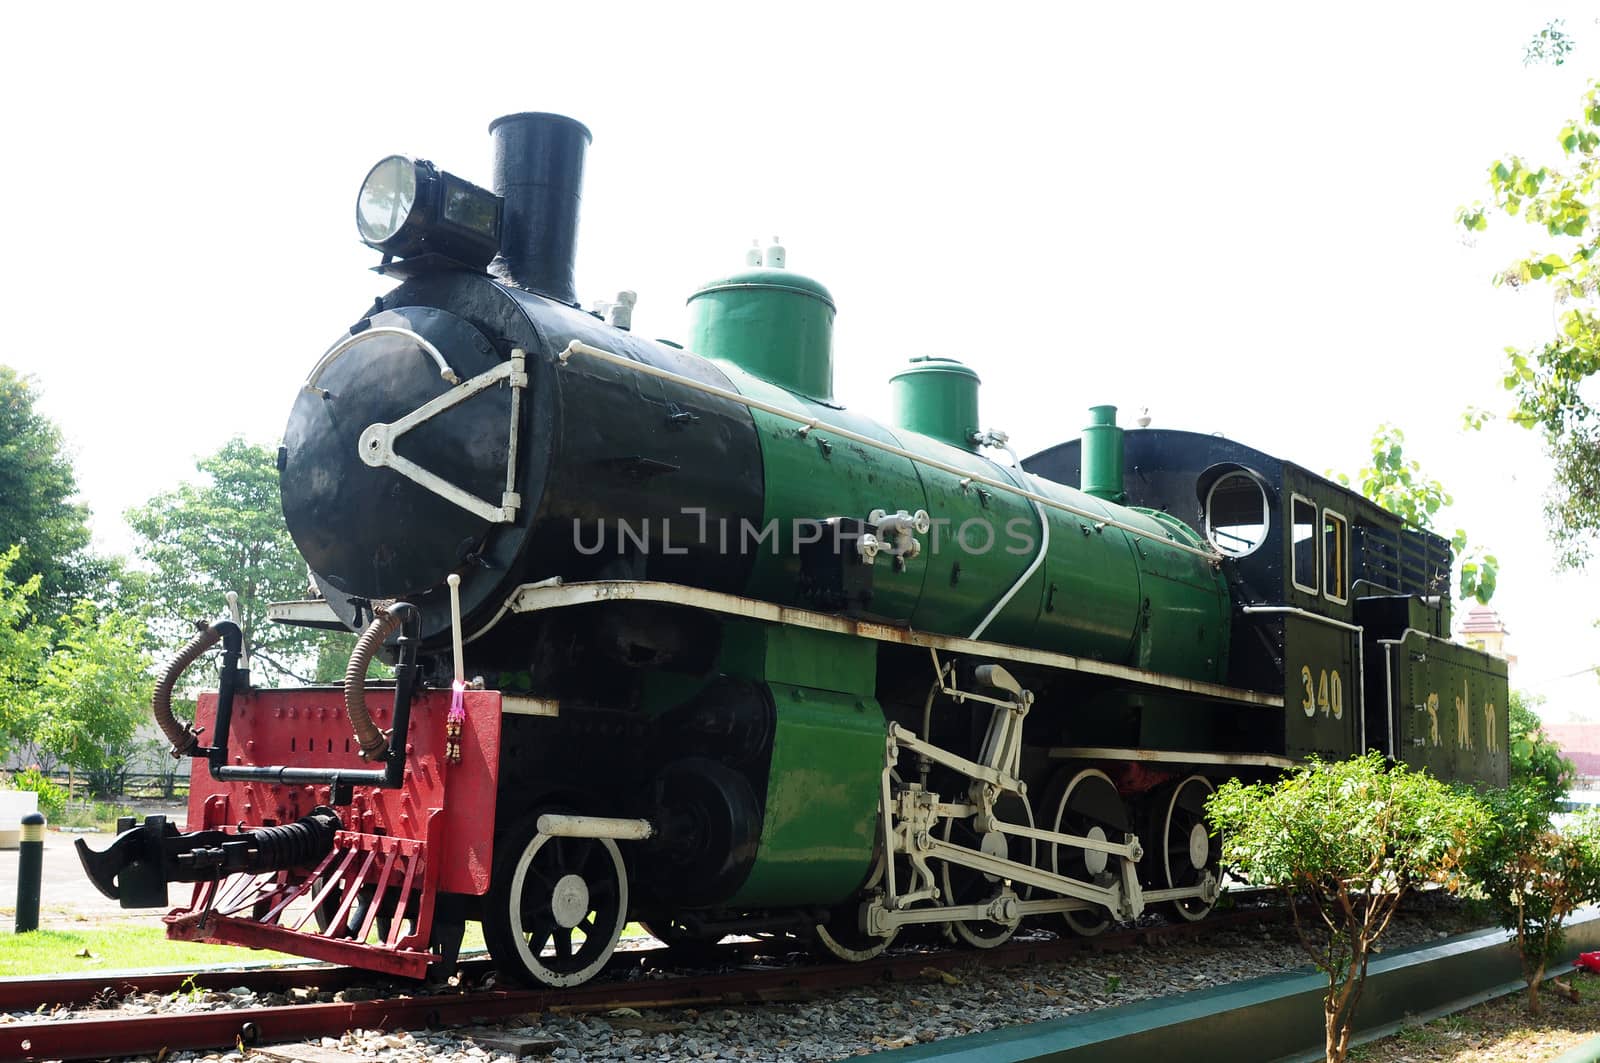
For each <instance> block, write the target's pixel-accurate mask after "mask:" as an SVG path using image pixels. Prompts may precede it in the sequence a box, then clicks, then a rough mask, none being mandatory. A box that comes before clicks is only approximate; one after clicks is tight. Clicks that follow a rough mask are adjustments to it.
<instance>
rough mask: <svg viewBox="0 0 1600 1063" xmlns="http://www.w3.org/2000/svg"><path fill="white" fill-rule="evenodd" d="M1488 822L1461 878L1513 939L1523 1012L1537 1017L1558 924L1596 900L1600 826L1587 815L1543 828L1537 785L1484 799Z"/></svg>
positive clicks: (1543, 794) (1545, 803)
mask: <svg viewBox="0 0 1600 1063" xmlns="http://www.w3.org/2000/svg"><path fill="white" fill-rule="evenodd" d="M1483 800H1484V804H1485V806H1486V808H1487V809H1488V812H1489V816H1488V820H1487V822H1486V823H1485V824H1484V826H1483V830H1482V833H1481V834H1480V836H1479V838H1478V841H1477V844H1476V845H1475V846H1474V849H1473V852H1472V855H1471V857H1470V858H1469V859H1468V862H1467V872H1468V874H1469V875H1470V877H1471V878H1472V880H1473V882H1474V884H1475V885H1476V886H1477V888H1478V890H1479V891H1480V892H1481V893H1482V894H1483V896H1484V898H1485V899H1486V900H1487V901H1488V904H1489V909H1490V911H1491V912H1492V913H1493V914H1494V917H1495V919H1496V920H1498V921H1499V923H1500V925H1501V926H1503V927H1505V928H1506V929H1507V930H1510V931H1512V932H1513V933H1515V934H1516V942H1517V950H1518V952H1519V953H1520V955H1521V957H1522V975H1523V977H1524V978H1525V979H1526V980H1527V983H1528V1011H1529V1012H1530V1013H1532V1014H1534V1015H1537V1014H1539V1012H1540V1010H1541V1006H1540V1003H1539V985H1540V983H1541V982H1542V981H1543V980H1544V971H1545V967H1546V966H1547V965H1548V964H1549V963H1550V961H1551V960H1553V959H1555V957H1556V955H1557V954H1558V953H1559V952H1560V950H1561V943H1562V939H1563V937H1564V934H1565V929H1564V924H1565V923H1566V919H1567V917H1568V916H1569V915H1571V914H1572V913H1573V912H1574V911H1576V910H1577V909H1578V908H1580V907H1582V906H1583V905H1585V904H1587V903H1589V902H1590V901H1592V900H1594V899H1596V897H1597V896H1600V819H1597V818H1596V817H1595V815H1594V814H1593V813H1590V814H1589V815H1587V816H1585V817H1583V818H1581V819H1579V820H1578V821H1576V822H1575V823H1574V824H1572V825H1571V826H1570V827H1568V829H1567V830H1565V831H1558V830H1556V829H1555V828H1554V827H1553V826H1552V825H1551V822H1550V803H1549V793H1548V790H1547V788H1546V787H1545V786H1543V785H1538V784H1535V785H1522V786H1512V787H1508V788H1506V789H1504V790H1493V791H1490V792H1489V793H1487V794H1485V795H1484V798H1483Z"/></svg>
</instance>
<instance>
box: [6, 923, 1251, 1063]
mask: <svg viewBox="0 0 1600 1063" xmlns="http://www.w3.org/2000/svg"><path fill="white" fill-rule="evenodd" d="M1282 916H1283V909H1281V908H1277V907H1259V908H1246V909H1240V910H1235V911H1229V912H1220V913H1216V914H1213V915H1212V916H1211V917H1210V918H1208V919H1206V920H1204V921H1202V922H1199V923H1174V924H1170V925H1152V926H1147V927H1135V928H1130V929H1126V930H1118V931H1112V932H1107V933H1105V934H1103V935H1100V936H1098V937H1093V938H1050V937H1044V936H1038V937H1030V938H1026V939H1013V940H1012V941H1010V942H1008V943H1006V944H1004V945H1001V946H999V947H998V948H994V949H988V950H966V949H962V950H956V949H943V948H940V949H934V948H926V949H919V948H912V949H905V950H897V951H895V952H893V953H891V954H888V955H885V956H881V957H879V958H877V959H874V960H870V961H867V962H864V963H859V964H824V965H817V964H802V963H794V962H788V963H775V962H771V961H770V960H769V962H765V963H762V962H755V961H758V960H760V959H762V957H763V956H767V957H772V956H773V953H774V950H773V949H772V948H771V947H770V946H769V945H764V944H763V943H759V942H758V943H754V944H752V945H748V946H735V947H733V948H729V947H727V946H719V947H718V949H717V952H716V954H717V956H718V957H719V958H720V965H721V966H723V967H726V966H727V965H728V964H730V963H732V964H735V965H737V969H736V970H733V971H726V970H722V971H717V972H714V973H706V972H704V971H695V972H687V973H681V974H666V973H664V972H665V970H666V969H667V968H668V964H669V963H670V962H671V961H672V959H673V956H672V950H669V949H665V948H654V949H641V950H636V951H632V952H623V953H618V954H617V955H616V957H614V959H613V963H612V965H611V966H610V968H609V969H608V971H607V972H606V973H605V974H603V975H602V976H601V978H600V979H598V980H596V981H594V982H591V983H589V984H587V985H584V986H580V987H578V988H575V989H562V990H554V989H547V990H523V989H502V988H493V987H491V988H482V987H481V986H482V983H483V981H484V980H485V978H486V976H487V973H488V971H489V970H490V969H491V968H489V966H488V963H487V961H468V962H466V963H464V964H462V965H461V969H462V977H461V978H460V979H459V982H460V984H459V985H456V986H437V987H424V986H419V985H416V984H404V985H397V984H395V983H393V982H386V983H378V984H376V985H375V984H374V982H373V979H372V976H371V974H370V973H369V972H365V971H358V970H354V969H351V968H346V967H330V966H320V967H294V968H261V969H254V970H247V971H238V970H206V971H195V972H162V973H159V974H151V975H129V976H125V977H122V978H116V979H107V978H106V977H104V976H101V977H97V978H70V979H53V980H44V981H40V980H38V979H26V980H23V979H7V980H4V981H0V1011H5V1012H10V1013H12V1014H16V1013H21V1012H29V1013H31V1012H35V1011H37V1012H38V1013H37V1014H34V1015H30V1016H29V1017H27V1018H19V1019H17V1020H16V1021H13V1022H10V1023H7V1024H4V1025H0V1059H17V1060H46V1059H93V1058H103V1057H106V1056H130V1055H154V1054H157V1053H160V1052H161V1051H162V1050H163V1049H165V1050H167V1051H181V1050H189V1049H207V1048H233V1047H235V1046H237V1045H241V1044H242V1045H245V1046H250V1045H266V1044H272V1043H275V1042H281V1041H302V1040H305V1039H307V1038H318V1037H325V1036H326V1037H337V1036H339V1035H341V1034H343V1033H344V1032H345V1031H347V1030H353V1029H382V1030H401V1029H410V1030H414V1029H424V1028H438V1027H450V1026H463V1025H470V1024H473V1023H480V1022H488V1021H493V1020H503V1019H507V1018H511V1017H513V1016H518V1015H526V1014H530V1013H535V1012H552V1011H556V1012H594V1011H608V1010H611V1009H613V1008H618V1007H632V1008H661V1007H705V1006H708V1005H718V1004H726V1005H733V1004H748V1003H761V1002H773V1001H780V1000H794V999H798V998H804V997H806V996H809V995H811V994H814V993H820V992H823V991H826V990H831V989H839V988H846V987H850V986H859V985H870V984H874V983H879V982H896V981H901V982H903V981H909V980H913V979H918V978H926V977H929V973H930V968H931V969H932V970H935V971H948V970H950V969H952V968H955V967H964V966H970V965H982V966H991V967H1003V966H1012V965H1017V964H1031V963H1039V962H1047V961H1051V960H1058V959H1063V958H1066V957H1069V956H1072V955H1074V954H1080V953H1083V952H1086V951H1115V950H1122V949H1131V948H1136V947H1139V946H1140V945H1143V944H1147V943H1156V942H1161V941H1171V940H1178V939H1181V938H1190V937H1195V936H1200V935H1203V934H1205V933H1207V932H1210V931H1214V930H1219V929H1222V928H1224V927H1237V926H1241V925H1249V924H1254V923H1260V922H1263V921H1269V920H1276V919H1281V918H1282ZM237 987H244V988H247V989H250V990H252V991H253V992H256V993H258V994H267V993H285V992H288V991H290V990H294V989H306V988H312V989H316V990H319V991H323V992H326V991H329V990H338V989H344V990H347V991H348V990H354V989H356V988H357V987H359V988H360V989H361V990H362V992H361V993H360V994H359V996H360V997H362V998H365V997H366V995H367V993H368V992H372V993H375V994H376V995H375V996H373V997H372V998H371V999H355V997H356V996H357V995H358V994H356V993H351V994H350V998H347V999H345V1000H334V1001H317V1002H308V1003H302V1004H282V1005H272V1006H250V1007H218V1008H215V1009H211V1010H192V1011H182V1012H157V1013H154V1014H138V1015H130V1014H127V1013H125V1012H122V1011H119V1010H117V1007H118V1002H120V1000H122V999H123V998H125V997H127V996H130V995H134V994H146V993H161V994H165V993H171V992H182V991H186V990H189V989H209V990H218V991H225V990H228V989H233V988H237ZM63 1009H74V1010H72V1013H71V1015H70V1016H69V1017H61V1015H60V1012H61V1011H62V1010H63ZM82 1009H95V1010H89V1011H87V1013H85V1012H84V1010H82ZM50 1012H55V1013H56V1014H55V1015H51V1014H49V1013H50Z"/></svg>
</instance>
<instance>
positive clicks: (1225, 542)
mask: <svg viewBox="0 0 1600 1063" xmlns="http://www.w3.org/2000/svg"><path fill="white" fill-rule="evenodd" d="M1267 525H1268V512H1267V493H1266V492H1265V491H1263V490H1262V489H1261V485H1260V484H1258V483H1257V482H1256V481H1255V480H1254V478H1252V477H1250V476H1247V475H1246V474H1244V473H1242V472H1230V473H1228V474H1227V475H1226V476H1223V477H1221V478H1220V479H1218V480H1217V482H1216V483H1214V484H1212V485H1211V491H1210V493H1208V494H1207V495H1206V538H1208V539H1210V540H1211V542H1212V545H1214V546H1215V547H1216V548H1217V549H1218V550H1221V551H1222V552H1223V553H1224V554H1227V555H1228V556H1229V557H1243V556H1245V555H1246V554H1250V553H1254V552H1255V550H1256V548H1257V547H1258V546H1260V545H1261V544H1262V543H1263V542H1264V541H1265V540H1266V538H1267Z"/></svg>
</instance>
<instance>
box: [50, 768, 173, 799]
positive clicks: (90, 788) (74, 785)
mask: <svg viewBox="0 0 1600 1063" xmlns="http://www.w3.org/2000/svg"><path fill="white" fill-rule="evenodd" d="M47 777H48V778H49V780H50V781H51V782H52V783H54V784H55V785H57V786H59V787H61V789H62V790H63V791H65V790H67V788H68V785H69V784H70V785H71V791H72V797H73V799H74V800H80V801H81V800H86V799H88V798H90V797H95V798H100V799H103V800H113V801H154V800H161V799H166V798H185V799H186V798H188V796H189V773H188V772H187V771H184V772H178V773H176V774H172V773H161V772H135V771H128V772H118V773H116V774H115V776H114V777H112V778H104V777H97V778H91V777H90V776H88V775H81V774H73V775H72V776H71V777H70V778H69V776H68V774H67V773H66V772H65V771H55V772H50V773H49V774H48V776H47Z"/></svg>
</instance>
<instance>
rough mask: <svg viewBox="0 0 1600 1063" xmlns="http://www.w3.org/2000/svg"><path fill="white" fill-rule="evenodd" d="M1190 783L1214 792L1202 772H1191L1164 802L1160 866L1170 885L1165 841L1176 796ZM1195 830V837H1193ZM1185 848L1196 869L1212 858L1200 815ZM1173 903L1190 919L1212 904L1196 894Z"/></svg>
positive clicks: (1169, 852) (1169, 851)
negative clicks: (1165, 814)
mask: <svg viewBox="0 0 1600 1063" xmlns="http://www.w3.org/2000/svg"><path fill="white" fill-rule="evenodd" d="M1191 784H1192V785H1195V786H1202V787H1204V788H1205V790H1206V792H1207V793H1215V792H1216V789H1217V788H1216V787H1215V786H1213V785H1211V780H1210V779H1208V778H1206V777H1205V776H1204V775H1191V776H1189V777H1188V778H1187V779H1185V780H1183V782H1181V783H1179V784H1178V787H1177V789H1175V790H1173V791H1172V797H1171V799H1170V800H1169V801H1168V802H1167V818H1166V820H1165V822H1163V823H1162V825H1161V828H1162V829H1161V869H1162V870H1163V871H1164V872H1165V873H1166V876H1167V885H1168V886H1169V887H1175V886H1176V885H1177V883H1176V882H1175V881H1174V880H1173V876H1172V849H1171V847H1170V846H1169V845H1168V844H1167V842H1168V839H1169V836H1170V835H1171V833H1172V814H1173V812H1175V811H1176V810H1177V808H1178V798H1179V797H1181V796H1183V791H1184V789H1185V788H1186V787H1188V786H1190V785H1191ZM1197 834H1198V838H1197V837H1196V835H1197ZM1188 849H1189V853H1188V858H1189V863H1190V864H1192V865H1193V869H1194V870H1195V871H1198V872H1203V871H1204V870H1205V867H1206V864H1207V862H1208V861H1210V859H1211V835H1210V832H1209V831H1208V830H1206V824H1205V820H1204V819H1203V818H1202V819H1201V821H1200V822H1199V823H1196V824H1195V825H1194V827H1192V828H1191V829H1190V831H1189V844H1188ZM1197 857H1198V859H1197ZM1200 880H1201V881H1202V882H1203V881H1205V876H1204V875H1203V874H1202V875H1201V876H1200ZM1172 907H1173V909H1174V910H1176V911H1177V913H1178V914H1179V915H1181V916H1182V917H1183V918H1185V919H1187V920H1189V921H1190V922H1197V921H1199V920H1201V919H1204V918H1205V917H1206V915H1208V914H1209V913H1210V911H1211V905H1210V904H1209V903H1207V902H1206V901H1203V900H1201V899H1200V898H1199V897H1185V898H1183V899H1182V900H1178V901H1173V902H1172Z"/></svg>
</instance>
